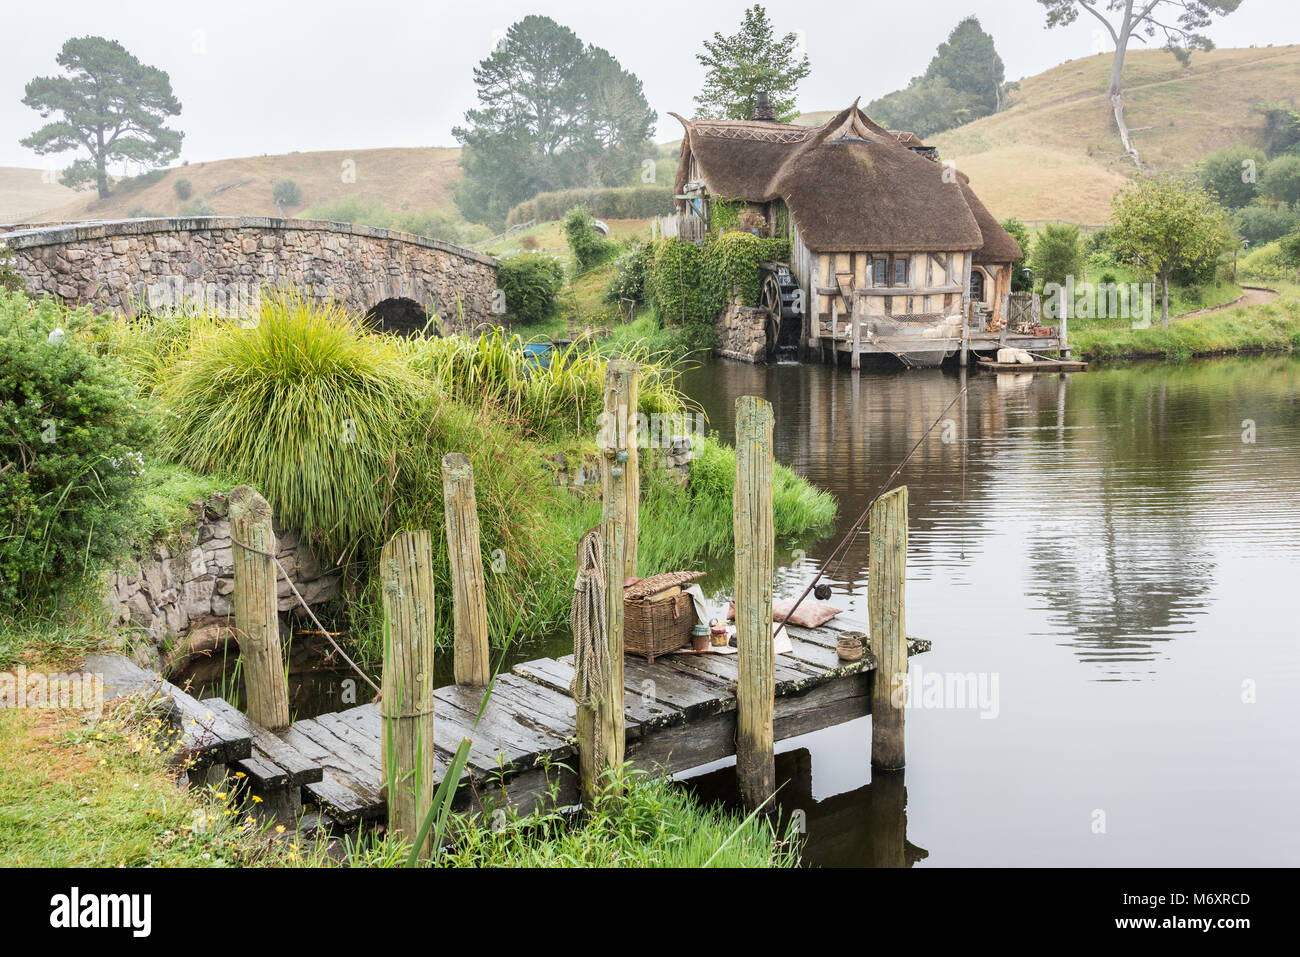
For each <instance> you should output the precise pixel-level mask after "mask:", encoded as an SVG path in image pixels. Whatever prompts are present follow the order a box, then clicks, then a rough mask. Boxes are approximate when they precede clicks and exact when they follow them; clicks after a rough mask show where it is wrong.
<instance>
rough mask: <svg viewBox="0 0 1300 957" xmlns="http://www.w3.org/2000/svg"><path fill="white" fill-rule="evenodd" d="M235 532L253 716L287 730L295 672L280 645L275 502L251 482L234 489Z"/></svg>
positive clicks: (242, 643)
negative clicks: (291, 678) (291, 673)
mask: <svg viewBox="0 0 1300 957" xmlns="http://www.w3.org/2000/svg"><path fill="white" fill-rule="evenodd" d="M230 532H231V536H232V540H233V548H232V550H233V560H234V565H235V591H234V595H233V604H234V606H235V631H236V633H237V635H238V638H239V658H240V669H241V670H242V671H243V674H244V696H245V698H246V699H247V710H248V717H249V719H250V720H252V722H253V723H254V724H258V725H261V726H262V727H263V728H266V729H267V730H269V731H282V730H283V729H285V728H287V727H289V675H288V672H287V671H286V670H285V664H284V652H283V649H282V648H281V646H280V615H279V601H278V599H277V597H276V567H275V559H274V557H272V556H274V555H275V551H276V541H275V532H274V530H273V529H272V527H271V506H270V505H268V504H267V502H266V499H264V498H262V496H261V495H259V494H258V493H257V491H256V490H254V489H253V488H251V487H249V486H247V485H240V486H239V487H237V488H235V489H234V490H233V491H231V493H230ZM241 542H242V543H243V545H247V546H248V548H245V547H243V545H241V544H240V543H241Z"/></svg>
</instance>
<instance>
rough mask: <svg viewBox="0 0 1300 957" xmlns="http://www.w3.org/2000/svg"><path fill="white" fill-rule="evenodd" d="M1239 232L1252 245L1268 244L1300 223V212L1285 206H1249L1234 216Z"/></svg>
mask: <svg viewBox="0 0 1300 957" xmlns="http://www.w3.org/2000/svg"><path fill="white" fill-rule="evenodd" d="M1234 225H1235V226H1236V228H1237V233H1238V234H1239V235H1240V236H1241V238H1242V239H1245V240H1247V241H1249V242H1250V244H1251V245H1252V246H1267V245H1268V244H1269V243H1271V242H1274V241H1276V240H1278V239H1281V238H1282V237H1283V236H1285V235H1286V234H1287V233H1289V232H1291V231H1292V230H1293V229H1295V228H1296V227H1297V226H1298V225H1300V213H1297V212H1296V211H1295V210H1292V209H1289V208H1287V207H1285V206H1282V207H1279V208H1277V209H1271V208H1269V207H1268V206H1247V207H1246V208H1245V209H1240V210H1238V211H1237V213H1236V216H1235V218H1234Z"/></svg>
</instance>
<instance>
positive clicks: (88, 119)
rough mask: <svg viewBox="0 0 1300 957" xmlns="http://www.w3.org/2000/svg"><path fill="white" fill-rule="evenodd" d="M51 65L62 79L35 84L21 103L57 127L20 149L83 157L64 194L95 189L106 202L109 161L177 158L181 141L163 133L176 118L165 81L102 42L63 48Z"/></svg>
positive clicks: (68, 173) (79, 41) (154, 162)
mask: <svg viewBox="0 0 1300 957" xmlns="http://www.w3.org/2000/svg"><path fill="white" fill-rule="evenodd" d="M56 62H57V63H58V64H59V66H61V67H63V69H64V71H65V74H66V75H64V76H38V77H36V78H35V79H34V80H32V81H31V82H30V83H28V84H27V89H26V95H25V96H24V97H23V103H24V104H26V105H27V106H30V107H31V108H32V109H34V110H37V111H39V112H40V114H41V118H42V119H49V118H50V117H52V116H57V119H55V120H53V121H52V122H50V123H46V124H45V125H44V126H42V127H41V128H40V129H38V130H36V131H35V132H34V133H32V134H31V135H30V136H27V137H24V138H23V139H22V140H20V141H19V142H20V143H21V145H23V146H26V147H28V148H30V149H33V150H35V151H36V152H37V153H40V154H42V155H44V154H47V153H65V152H67V151H69V150H81V149H84V150H86V151H87V152H88V153H89V154H90V156H89V157H88V158H86V157H83V158H79V159H77V160H76V161H75V162H73V164H72V165H71V166H69V167H68V169H66V170H65V171H64V173H63V177H62V182H63V184H64V185H65V186H72V187H76V186H80V185H82V184H84V183H91V182H93V183H94V184H95V186H96V188H97V189H98V190H99V197H100V199H105V198H107V197H108V192H109V191H108V164H109V163H111V162H113V161H114V160H133V161H135V162H137V163H145V164H148V165H150V166H162V165H165V164H167V163H170V162H171V161H172V160H174V159H176V157H177V156H179V155H180V149H181V139H182V137H183V135H184V134H182V133H179V132H177V131H176V130H173V129H170V128H168V127H167V126H165V125H164V124H165V123H166V122H167V119H168V117H172V116H178V115H179V114H180V112H181V104H180V101H179V100H177V99H176V97H175V96H174V95H173V93H172V84H171V79H170V78H169V77H168V76H167V74H166V73H164V72H163V71H162V70H160V69H158V68H157V67H152V66H146V65H145V64H143V63H141V62H140V61H139V60H138V59H136V58H135V57H134V56H132V55H131V54H130V53H128V52H127V50H126V48H125V47H123V46H122V44H120V43H118V42H117V41H116V40H106V39H104V38H103V37H74V38H72V39H70V40H68V41H67V42H66V43H65V44H63V49H62V50H60V51H59V55H58V57H56Z"/></svg>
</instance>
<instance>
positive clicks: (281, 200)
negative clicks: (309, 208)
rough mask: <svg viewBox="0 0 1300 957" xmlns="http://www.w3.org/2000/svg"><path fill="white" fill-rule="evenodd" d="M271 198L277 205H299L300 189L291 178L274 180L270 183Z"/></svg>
mask: <svg viewBox="0 0 1300 957" xmlns="http://www.w3.org/2000/svg"><path fill="white" fill-rule="evenodd" d="M271 198H272V199H274V200H275V205H277V206H301V205H302V190H301V189H299V188H298V184H297V183H295V182H294V181H293V180H291V179H280V180H276V181H275V182H274V183H272V184H271Z"/></svg>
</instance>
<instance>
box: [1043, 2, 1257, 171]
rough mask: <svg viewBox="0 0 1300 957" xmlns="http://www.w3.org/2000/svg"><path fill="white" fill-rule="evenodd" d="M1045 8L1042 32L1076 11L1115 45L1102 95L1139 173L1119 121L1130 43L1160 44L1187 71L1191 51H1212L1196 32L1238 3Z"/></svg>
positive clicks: (1065, 21) (1129, 138) (1209, 43)
mask: <svg viewBox="0 0 1300 957" xmlns="http://www.w3.org/2000/svg"><path fill="white" fill-rule="evenodd" d="M1038 2H1039V3H1040V4H1042V5H1043V7H1045V8H1046V13H1047V26H1048V28H1049V29H1051V28H1052V27H1063V26H1068V25H1069V24H1071V23H1074V21H1076V20H1077V19H1079V11H1080V10H1083V11H1086V12H1087V13H1088V14H1090V15H1091V16H1093V17H1095V18H1096V19H1097V20H1098V21H1099V22H1100V23H1101V25H1102V26H1103V27H1105V28H1106V32H1107V33H1108V34H1109V35H1110V38H1111V40H1113V41H1114V42H1115V56H1114V58H1113V59H1112V60H1111V67H1110V86H1109V87H1107V90H1106V95H1107V96H1108V97H1109V99H1110V105H1111V109H1112V110H1113V111H1114V113H1115V128H1116V129H1117V130H1118V131H1119V138H1120V142H1121V143H1123V144H1124V152H1125V153H1127V154H1128V155H1129V157H1130V158H1131V159H1132V160H1133V163H1134V165H1135V166H1137V167H1138V168H1139V169H1140V168H1141V167H1142V157H1141V155H1140V154H1139V153H1138V149H1137V146H1135V145H1134V143H1133V137H1132V136H1131V135H1130V134H1129V129H1128V123H1127V122H1126V121H1125V119H1124V90H1123V83H1122V81H1123V78H1124V56H1125V54H1127V53H1128V45H1129V43H1131V42H1132V41H1133V40H1137V41H1139V42H1141V43H1146V42H1147V40H1148V39H1149V38H1154V37H1156V36H1160V37H1163V38H1164V41H1165V49H1166V50H1168V51H1169V52H1171V53H1172V54H1173V55H1174V56H1176V57H1177V58H1178V61H1179V62H1180V63H1182V64H1183V65H1184V66H1186V65H1187V64H1188V63H1189V62H1191V56H1192V51H1193V50H1213V49H1214V41H1212V40H1211V39H1210V38H1209V37H1207V36H1206V35H1205V34H1203V33H1201V32H1200V31H1201V30H1203V29H1205V28H1206V27H1208V26H1209V25H1210V24H1211V23H1213V22H1214V18H1215V17H1216V16H1227V15H1228V14H1230V13H1232V12H1233V11H1234V10H1236V9H1237V8H1238V7H1239V6H1241V0H1105V6H1106V9H1105V12H1103V11H1102V10H1101V6H1102V0H1038Z"/></svg>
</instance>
